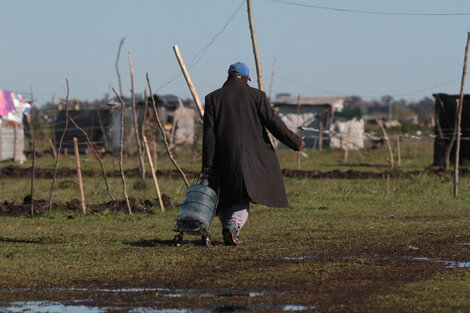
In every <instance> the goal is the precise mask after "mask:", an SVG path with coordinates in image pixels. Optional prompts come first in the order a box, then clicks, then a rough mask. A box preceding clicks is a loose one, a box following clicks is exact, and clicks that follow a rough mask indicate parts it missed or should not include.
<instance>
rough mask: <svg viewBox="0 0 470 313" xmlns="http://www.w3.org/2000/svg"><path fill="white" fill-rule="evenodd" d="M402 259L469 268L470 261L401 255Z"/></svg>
mask: <svg viewBox="0 0 470 313" xmlns="http://www.w3.org/2000/svg"><path fill="white" fill-rule="evenodd" d="M403 259H406V260H411V261H429V262H436V263H440V264H442V266H443V267H444V268H469V267H470V262H468V261H454V260H434V259H431V258H428V257H403Z"/></svg>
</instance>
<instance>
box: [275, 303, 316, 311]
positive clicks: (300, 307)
mask: <svg viewBox="0 0 470 313" xmlns="http://www.w3.org/2000/svg"><path fill="white" fill-rule="evenodd" d="M316 308H317V307H316V306H305V305H293V304H289V305H285V306H284V307H283V308H282V310H283V311H305V310H313V309H316Z"/></svg>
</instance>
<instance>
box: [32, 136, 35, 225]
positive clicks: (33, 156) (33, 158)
mask: <svg viewBox="0 0 470 313" xmlns="http://www.w3.org/2000/svg"><path fill="white" fill-rule="evenodd" d="M32 153H33V154H32V164H31V216H33V215H34V161H35V159H36V157H35V156H36V143H35V142H34V141H33V151H32Z"/></svg>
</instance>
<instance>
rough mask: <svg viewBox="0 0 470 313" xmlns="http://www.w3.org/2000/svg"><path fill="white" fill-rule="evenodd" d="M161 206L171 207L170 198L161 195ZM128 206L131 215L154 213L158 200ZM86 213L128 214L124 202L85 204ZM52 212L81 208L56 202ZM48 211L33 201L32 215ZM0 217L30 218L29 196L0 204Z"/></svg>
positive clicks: (133, 200)
mask: <svg viewBox="0 0 470 313" xmlns="http://www.w3.org/2000/svg"><path fill="white" fill-rule="evenodd" d="M162 200H163V204H164V205H165V207H167V208H168V207H173V203H172V202H171V198H170V197H169V196H168V195H166V194H163V195H162ZM129 204H130V207H131V210H132V212H133V213H148V214H153V213H155V211H154V209H153V208H156V207H158V199H147V200H138V199H136V198H129ZM86 207H87V213H92V214H100V213H103V212H105V211H112V212H122V213H128V212H129V210H128V208H127V204H126V201H125V200H120V201H108V202H104V203H99V204H87V205H86ZM52 209H53V210H59V211H64V212H67V211H70V212H76V213H81V212H82V208H81V205H80V200H78V199H72V200H70V201H62V200H57V201H56V202H53V204H52ZM48 210H49V204H48V201H46V200H42V199H34V203H33V215H34V216H40V215H43V214H45V213H47V212H48ZM0 216H31V196H30V195H28V196H26V197H25V198H24V199H23V201H15V200H5V201H3V203H0Z"/></svg>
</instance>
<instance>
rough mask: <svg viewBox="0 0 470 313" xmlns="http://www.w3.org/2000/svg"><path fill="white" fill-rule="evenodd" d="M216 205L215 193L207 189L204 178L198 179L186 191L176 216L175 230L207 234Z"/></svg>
mask: <svg viewBox="0 0 470 313" xmlns="http://www.w3.org/2000/svg"><path fill="white" fill-rule="evenodd" d="M217 203H218V196H217V192H215V191H214V189H212V188H211V187H209V182H208V180H207V178H206V177H199V179H198V181H197V183H196V184H195V185H192V186H190V187H189V188H188V189H187V190H186V199H185V200H184V202H183V205H182V207H181V211H180V214H179V215H178V218H177V222H176V228H177V229H178V231H181V232H186V233H193V234H200V233H201V232H209V230H210V227H211V224H212V219H213V218H214V214H215V210H216V208H217Z"/></svg>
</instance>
